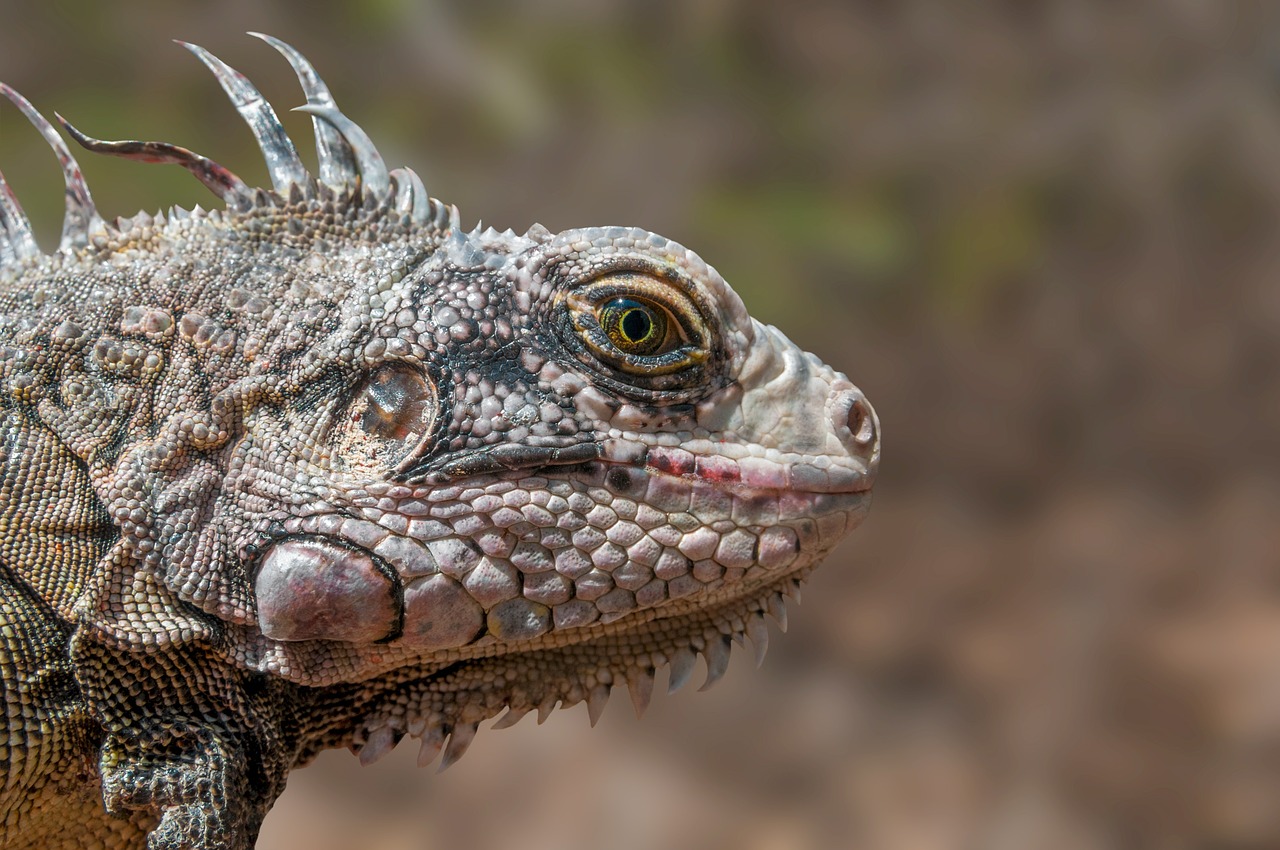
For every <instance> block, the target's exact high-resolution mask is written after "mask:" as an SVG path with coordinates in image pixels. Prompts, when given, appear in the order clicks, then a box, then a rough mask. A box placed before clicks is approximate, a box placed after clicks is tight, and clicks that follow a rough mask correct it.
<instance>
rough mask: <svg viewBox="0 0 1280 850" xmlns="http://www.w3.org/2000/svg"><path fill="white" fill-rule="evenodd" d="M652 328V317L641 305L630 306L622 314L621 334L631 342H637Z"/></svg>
mask: <svg viewBox="0 0 1280 850" xmlns="http://www.w3.org/2000/svg"><path fill="white" fill-rule="evenodd" d="M652 330H653V319H650V318H649V314H648V312H646V311H645V309H644V308H643V307H632V308H631V309H630V310H628V311H627V312H625V313H623V314H622V334H623V336H625V337H626V338H627V339H628V340H629V341H631V342H639V341H640V340H642V339H644V338H645V337H647V336H648V335H649V332H650V331H652Z"/></svg>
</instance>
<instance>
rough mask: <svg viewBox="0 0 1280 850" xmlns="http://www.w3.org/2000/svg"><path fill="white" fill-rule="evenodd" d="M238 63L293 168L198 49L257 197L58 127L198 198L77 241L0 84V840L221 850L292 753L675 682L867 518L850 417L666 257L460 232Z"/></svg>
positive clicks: (73, 206)
mask: <svg viewBox="0 0 1280 850" xmlns="http://www.w3.org/2000/svg"><path fill="white" fill-rule="evenodd" d="M271 41H272V44H273V45H274V46H276V47H277V48H278V49H280V50H281V51H282V52H283V53H284V54H285V55H286V57H287V58H288V59H289V60H290V62H291V63H293V65H294V67H295V69H296V70H297V71H298V73H299V78H300V79H301V80H302V82H303V85H304V89H305V91H306V93H307V98H308V107H306V108H307V110H308V111H310V112H312V113H313V115H314V117H315V125H316V135H317V144H318V147H319V158H320V163H321V169H320V175H319V177H318V179H317V178H313V177H311V176H310V175H309V174H307V172H306V171H305V170H304V169H303V167H302V165H301V163H300V162H299V160H298V158H297V154H296V152H295V150H294V147H293V144H292V142H290V141H289V139H288V137H287V136H286V135H285V134H284V131H283V129H282V128H281V127H280V125H279V122H278V121H277V120H276V117H275V115H274V113H273V112H272V111H271V109H270V107H269V106H267V105H266V103H265V101H263V100H262V98H261V96H259V95H258V94H257V92H256V90H254V89H253V88H252V86H251V85H249V83H248V82H247V81H246V80H244V78H243V77H240V76H239V75H238V74H236V73H235V72H234V71H232V70H231V69H229V68H227V67H226V66H225V65H222V64H221V63H220V62H218V60H216V59H214V58H213V57H212V56H210V55H208V54H207V53H204V52H203V51H200V50H199V49H198V48H192V49H193V50H194V51H195V52H196V53H197V55H199V56H200V57H201V58H202V59H203V60H204V61H205V62H206V64H208V65H209V66H210V68H211V69H212V70H214V72H215V74H216V76H217V77H218V79H219V81H220V82H221V83H222V84H223V86H224V88H225V89H226V90H227V92H228V93H229V94H230V95H231V97H232V99H233V101H234V102H235V103H236V105H237V107H238V108H239V109H240V111H241V113H242V114H243V115H244V116H245V117H246V119H247V120H248V121H249V124H250V126H251V127H252V128H253V130H254V132H255V134H256V135H257V137H258V139H259V142H260V144H261V146H262V148H263V151H264V154H265V155H266V158H267V162H268V165H269V168H270V172H271V176H272V181H273V188H272V189H271V190H251V189H249V188H248V187H246V186H245V185H244V184H243V182H242V181H240V180H239V178H237V177H235V175H233V174H231V173H230V172H228V171H226V170H225V169H223V168H222V167H221V166H218V165H217V164H216V163H213V162H211V161H209V160H206V159H204V158H202V157H198V156H196V155H195V154H192V153H190V152H189V151H185V150H183V149H181V148H176V147H174V146H171V145H164V144H158V143H136V142H126V143H105V142H97V141H95V140H92V139H88V138H87V137H84V136H82V135H80V134H79V133H78V131H75V130H74V128H70V127H69V125H68V130H69V131H70V132H71V133H72V134H73V135H74V136H75V137H76V138H77V140H79V141H80V142H81V143H82V144H84V145H85V146H86V147H90V148H92V149H95V150H99V151H105V152H109V153H116V154H120V155H126V156H131V157H134V158H139V159H146V160H151V161H166V162H176V163H178V164H181V165H183V166H184V167H186V168H188V169H189V170H190V171H192V173H193V174H195V175H196V176H197V177H199V178H200V179H201V180H202V181H203V182H205V183H206V185H208V186H209V187H210V188H211V189H213V190H214V191H215V192H216V193H217V194H218V195H219V196H220V197H222V198H223V200H225V201H226V202H227V209H226V210H225V211H220V212H203V211H200V210H198V209H197V210H196V211H195V212H185V211H182V210H176V209H175V210H172V211H171V212H170V214H169V215H168V216H164V217H156V218H149V217H145V216H144V217H139V218H137V219H135V220H133V221H121V222H118V223H117V224H115V225H107V224H105V223H103V222H102V221H101V219H100V218H99V217H98V215H97V213H96V211H95V210H94V207H93V204H92V201H91V200H90V198H89V194H88V190H87V189H86V188H85V186H84V184H83V181H82V180H81V178H80V176H79V171H78V168H77V167H76V166H75V162H74V160H73V159H72V158H71V156H70V154H69V152H68V151H67V150H66V148H65V146H64V145H63V143H62V142H61V141H59V140H58V138H57V136H56V134H55V133H54V131H53V130H52V128H51V127H49V126H48V125H47V124H46V123H44V122H43V119H41V118H40V117H39V115H38V114H37V113H35V111H34V110H32V109H31V108H30V106H29V105H28V104H26V103H25V101H22V100H21V98H19V97H18V96H17V95H16V94H14V93H13V92H11V91H10V90H8V89H3V92H4V93H5V94H6V95H9V96H10V99H12V100H14V101H15V102H16V103H18V104H19V105H20V106H21V107H22V108H23V110H24V111H25V112H26V113H27V114H28V117H30V118H31V119H32V120H33V122H35V123H36V125H37V127H40V128H41V129H42V131H44V132H45V134H46V136H47V137H48V138H49V139H50V141H51V143H52V144H53V145H54V147H55V151H57V152H58V153H59V157H60V159H61V160H62V162H63V166H64V171H65V173H66V176H67V186H68V214H67V221H66V226H65V228H64V236H63V242H62V245H61V247H60V249H59V250H58V251H56V252H54V253H52V254H49V255H46V254H43V253H41V252H39V251H38V250H36V248H35V244H34V241H33V240H32V239H31V237H30V230H29V227H28V226H27V223H26V219H25V218H24V217H23V215H22V212H21V210H20V208H19V207H18V205H17V202H16V200H15V199H14V198H13V196H12V194H11V193H10V192H9V191H8V189H7V186H5V185H4V184H3V181H2V180H0V583H2V584H3V597H2V601H0V638H2V639H3V646H2V647H0V671H2V673H3V688H4V692H3V704H4V707H5V709H6V720H7V727H5V728H4V730H3V732H0V735H2V736H3V738H2V739H0V740H2V741H3V744H4V748H3V749H2V750H0V776H3V777H5V784H4V787H3V790H0V836H3V839H2V842H0V843H2V844H3V846H4V847H10V848H18V847H33V848H34V847H42V848H43V847H62V846H66V847H72V846H75V847H86V846H105V847H108V848H116V847H141V846H144V844H145V845H147V846H150V847H152V848H179V847H191V848H215V847H216V848H248V847H251V846H252V843H253V840H254V837H255V836H256V834H257V830H258V827H259V824H260V823H261V820H262V818H263V816H264V815H265V813H266V811H267V809H268V808H269V807H270V805H271V803H272V801H273V800H274V799H275V798H276V796H277V795H278V794H279V793H280V791H281V790H282V788H283V785H284V781H285V777H286V774H287V772H288V771H289V770H290V769H291V768H293V767H295V766H298V765H300V764H303V763H305V762H306V761H307V760H308V759H309V758H311V757H312V756H313V755H314V754H315V753H316V752H318V751H319V750H321V749H323V748H327V747H336V746H348V747H351V748H353V749H355V750H357V751H359V752H360V755H361V758H362V759H363V760H366V761H367V760H372V759H375V758H377V757H378V756H380V755H382V754H384V753H386V752H388V751H389V750H390V749H391V748H392V747H394V746H395V744H396V743H397V742H398V741H399V740H400V738H401V737H402V736H404V735H410V736H414V737H417V738H420V739H421V741H422V744H421V747H422V750H421V761H422V762H423V763H424V764H426V763H429V762H430V761H432V760H434V759H435V758H436V756H437V755H438V754H439V753H440V751H441V750H442V749H443V750H444V755H443V760H444V762H445V763H448V762H451V761H452V760H454V759H456V758H458V757H459V756H460V755H461V754H462V752H463V751H464V750H465V749H466V747H467V745H468V743H469V742H470V740H471V738H472V736H473V735H474V734H475V730H476V727H477V724H478V723H479V722H480V721H482V720H485V719H487V718H489V717H492V716H494V715H496V714H497V713H499V712H500V711H501V710H502V709H504V708H509V709H510V712H511V713H510V715H509V717H510V719H511V722H514V720H516V719H518V718H519V717H520V716H522V715H523V714H524V713H526V712H528V711H530V710H532V709H537V710H539V711H540V712H546V711H549V710H551V709H552V708H554V707H555V706H556V705H557V704H559V705H570V704H573V703H576V702H579V701H581V700H587V701H588V702H589V705H590V708H591V714H592V717H593V719H594V717H595V716H597V714H598V712H599V711H600V709H601V708H602V707H603V704H604V701H605V699H606V698H607V696H608V694H609V691H610V688H611V687H612V686H614V685H619V684H624V683H625V684H626V685H627V686H628V688H629V689H630V691H631V695H632V698H633V700H634V701H635V704H636V707H637V709H638V710H639V709H642V708H643V706H644V705H645V704H646V702H647V701H648V698H649V693H650V691H651V688H652V686H653V677H654V672H655V670H656V669H657V668H660V667H663V666H668V665H669V666H670V667H671V685H672V686H673V688H674V687H678V686H679V685H681V684H682V683H683V682H684V681H685V680H687V679H688V677H689V675H690V673H691V671H692V667H693V664H694V662H695V660H696V656H697V655H698V654H701V655H703V656H705V658H706V664H707V668H708V678H709V680H712V681H714V680H715V679H716V678H718V677H719V675H720V674H721V673H723V671H724V668H725V665H726V664H727V662H728V657H729V650H730V645H731V641H732V640H733V639H735V638H741V637H743V636H746V637H749V638H750V639H751V640H752V641H753V643H754V644H755V645H756V647H757V652H758V653H763V648H764V644H765V642H766V640H767V637H768V631H767V628H766V626H765V624H764V619H763V614H764V613H765V612H769V613H771V614H773V615H774V616H775V617H778V618H782V617H784V616H785V613H784V611H785V609H784V607H783V594H787V593H790V592H791V591H792V588H793V587H794V586H796V585H797V584H798V581H799V579H800V578H801V577H803V576H804V575H805V574H806V573H807V571H808V570H809V569H810V568H811V567H812V566H813V565H814V564H815V563H816V562H817V561H818V560H819V559H820V558H821V557H822V556H823V555H824V554H825V553H827V552H828V551H829V550H830V549H831V547H832V546H834V544H835V543H836V542H837V541H838V540H839V539H840V538H841V537H843V536H844V534H845V533H846V532H848V531H849V530H851V529H852V528H853V527H854V526H855V525H856V524H857V523H858V522H859V521H860V520H861V518H862V517H863V516H864V514H865V512H866V509H867V507H868V504H869V498H870V488H871V484H872V482H873V479H874V475H875V469H876V466H877V464H878V460H879V434H878V426H877V423H876V420H875V415H874V413H873V412H872V410H871V408H870V406H869V405H868V404H867V402H866V401H865V399H864V398H863V396H862V395H861V393H860V392H859V391H858V390H857V389H856V388H855V387H854V386H853V385H852V384H850V383H849V382H848V380H847V379H846V378H845V377H844V376H843V375H840V374H839V373H836V372H834V371H833V370H831V369H830V368H828V367H826V366H825V365H823V364H821V363H820V362H819V361H818V360H817V359H816V358H814V357H813V356H812V355H808V354H805V353H803V352H801V351H800V350H799V349H797V348H796V347H795V346H794V345H792V344H791V343H790V342H789V341H787V340H786V339H785V337H783V336H782V335H781V334H780V333H778V332H777V331H776V330H774V329H772V328H769V327H766V326H763V325H761V324H759V323H757V322H755V321H754V320H752V319H751V318H750V317H749V316H748V315H747V313H746V311H745V309H744V308H743V305H742V303H741V301H740V300H739V299H738V298H737V296H736V295H734V293H733V292H732V291H731V290H730V289H729V288H728V287H727V286H726V285H725V283H724V282H723V280H722V279H721V278H720V277H719V275H718V274H716V272H715V271H714V270H713V269H711V268H710V267H709V266H707V265H706V264H704V263H703V262H702V261H701V260H700V259H698V257H697V256H695V255H694V254H693V253H692V252H690V251H687V250H686V249H684V248H683V247H681V246H679V245H677V244H675V243H674V242H671V241H669V240H666V239H663V238H661V237H659V236H656V235H654V234H651V233H648V232H646V231H642V230H638V229H632V228H620V227H619V228H594V229H585V230H574V231H568V232H565V233H561V234H558V235H552V234H550V233H549V232H547V231H546V230H545V229H543V228H541V227H538V226H535V227H534V228H532V229H530V230H529V231H528V232H527V233H526V234H524V235H522V236H518V235H515V234H514V233H512V232H510V231H507V232H504V233H497V232H494V231H492V230H489V231H484V232H479V231H472V232H469V233H466V232H463V231H462V230H461V229H460V227H459V225H458V216H457V211H456V210H454V209H452V208H450V207H446V206H445V205H443V204H441V203H440V202H438V201H436V200H434V199H431V198H428V196H427V195H426V192H425V190H424V189H423V187H422V184H421V182H420V181H419V180H418V179H417V177H416V176H414V175H413V174H412V172H409V171H407V170H397V171H393V172H390V173H388V172H387V170H386V169H385V167H384V166H383V165H382V162H381V159H380V158H379V157H378V155H377V153H376V151H375V150H374V149H373V147H372V145H370V144H369V142H368V139H367V137H365V136H364V134H363V132H362V131H360V129H359V128H358V127H356V126H355V125H354V124H352V123H351V122H350V120H349V119H347V118H346V117H345V116H343V115H342V114H341V113H340V112H338V111H337V109H336V107H335V106H334V105H333V101H332V98H330V97H329V94H328V91H327V90H326V89H325V88H324V85H323V83H321V82H320V81H319V79H318V78H317V77H316V76H315V74H314V71H312V69H311V67H310V66H309V65H308V64H307V63H306V61H305V60H304V59H302V57H301V56H299V55H298V54H297V53H296V52H294V51H292V50H291V49H290V48H288V47H287V46H286V45H283V44H281V43H279V42H275V41H274V40H271ZM144 836H149V837H147V838H144ZM148 842H149V844H148Z"/></svg>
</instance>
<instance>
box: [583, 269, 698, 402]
mask: <svg viewBox="0 0 1280 850" xmlns="http://www.w3.org/2000/svg"><path fill="white" fill-rule="evenodd" d="M566 303H567V304H568V307H569V315H570V317H571V319H572V321H573V327H574V330H575V331H576V332H577V336H578V338H579V339H581V340H582V341H583V342H585V343H586V345H587V350H588V351H589V352H590V354H592V355H593V356H594V358H595V359H596V360H597V361H598V362H602V363H603V364H604V365H606V366H608V367H610V368H612V369H615V370H617V371H619V372H624V373H626V374H628V375H630V376H639V377H641V378H646V379H647V378H653V377H659V376H664V375H673V374H675V373H680V372H683V371H684V370H686V369H688V368H690V367H692V366H696V365H698V364H700V363H703V362H704V361H705V360H706V359H707V343H706V339H707V336H708V332H707V328H706V323H705V321H704V320H703V318H702V313H701V311H700V310H699V309H698V307H697V305H696V304H695V303H694V302H693V300H692V299H691V298H690V297H689V295H688V294H686V293H685V292H684V291H683V290H681V289H680V288H679V287H678V286H676V285H675V284H673V283H671V282H669V281H666V280H663V279H661V278H658V277H653V276H650V275H644V274H638V273H631V272H619V273H615V274H610V275H605V276H604V277H601V278H597V279H596V280H593V281H591V282H590V283H587V284H585V285H584V286H582V287H581V288H579V289H576V290H574V291H573V292H571V293H569V295H568V296H567V298H566Z"/></svg>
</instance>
